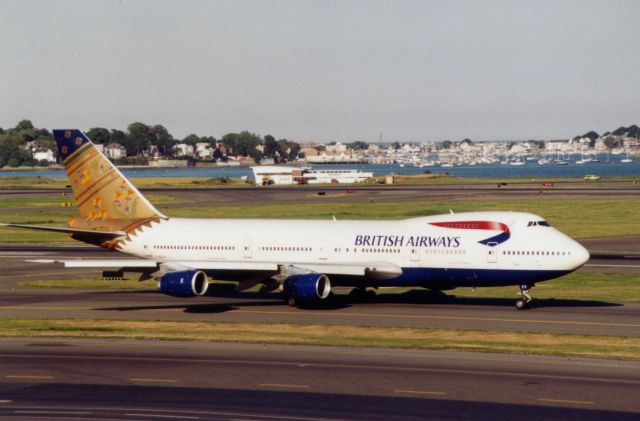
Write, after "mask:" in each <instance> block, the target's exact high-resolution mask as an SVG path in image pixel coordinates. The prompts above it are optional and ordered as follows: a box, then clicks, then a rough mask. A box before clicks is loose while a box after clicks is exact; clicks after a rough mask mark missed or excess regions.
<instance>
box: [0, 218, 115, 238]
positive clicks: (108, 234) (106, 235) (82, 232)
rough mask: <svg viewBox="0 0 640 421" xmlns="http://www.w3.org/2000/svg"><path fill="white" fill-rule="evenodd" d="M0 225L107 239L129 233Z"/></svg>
mask: <svg viewBox="0 0 640 421" xmlns="http://www.w3.org/2000/svg"><path fill="white" fill-rule="evenodd" d="M0 226H3V227H12V228H25V229H30V230H38V231H49V232H60V233H64V234H80V235H95V236H100V237H102V238H105V239H107V240H113V239H115V238H119V237H123V236H125V235H127V233H126V232H123V231H92V230H79V229H74V228H63V227H43V226H40V225H23V224H3V223H1V222H0Z"/></svg>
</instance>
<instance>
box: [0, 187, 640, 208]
mask: <svg viewBox="0 0 640 421" xmlns="http://www.w3.org/2000/svg"><path fill="white" fill-rule="evenodd" d="M543 181H544V180H537V181H532V182H522V181H521V182H509V183H505V184H504V185H503V183H498V182H483V183H455V184H446V183H442V184H426V185H425V184H422V185H367V184H359V185H328V186H313V185H307V186H269V187H251V186H246V187H198V188H191V189H189V188H186V189H185V188H166V187H162V188H141V189H140V191H141V192H142V193H143V194H159V195H162V194H167V195H170V196H171V197H174V198H176V199H178V200H177V201H176V203H175V204H170V203H166V204H162V205H161V206H159V207H160V208H162V209H169V208H173V207H191V206H208V205H246V204H247V203H254V204H260V203H294V202H305V203H314V202H358V201H364V202H370V201H374V202H390V201H415V200H426V199H430V200H464V199H470V198H475V199H488V198H491V199H513V198H522V197H548V198H550V199H566V198H574V199H575V198H589V199H593V198H608V199H610V198H633V197H638V198H640V184H634V183H632V182H630V181H624V182H622V181H601V182H597V183H594V182H591V183H587V182H582V181H564V182H562V181H561V182H555V183H554V186H553V187H545V186H542V182H543ZM62 193H65V194H66V195H67V197H71V190H70V189H0V197H2V196H7V197H11V198H17V197H50V198H60V197H61V195H62ZM52 206H55V205H52ZM12 209H15V208H12ZM25 209H28V208H25ZM1 211H2V209H0V212H1Z"/></svg>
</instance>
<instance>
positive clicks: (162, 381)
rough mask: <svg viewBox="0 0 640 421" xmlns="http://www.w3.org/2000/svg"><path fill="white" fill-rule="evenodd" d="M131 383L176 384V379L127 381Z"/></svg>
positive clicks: (137, 379)
mask: <svg viewBox="0 0 640 421" xmlns="http://www.w3.org/2000/svg"><path fill="white" fill-rule="evenodd" d="M129 380H131V381H132V382H145V383H178V380H176V379H144V378H132V379H129Z"/></svg>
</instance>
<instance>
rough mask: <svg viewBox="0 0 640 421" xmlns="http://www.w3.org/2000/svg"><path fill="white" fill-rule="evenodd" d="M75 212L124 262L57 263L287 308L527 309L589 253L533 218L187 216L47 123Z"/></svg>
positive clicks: (175, 290) (178, 291) (79, 224)
mask: <svg viewBox="0 0 640 421" xmlns="http://www.w3.org/2000/svg"><path fill="white" fill-rule="evenodd" d="M53 134H54V137H55V141H56V144H57V148H58V157H59V158H60V159H61V160H62V163H63V165H64V168H65V170H66V173H67V175H68V177H69V181H70V184H71V188H72V190H73V195H74V198H75V202H76V205H77V208H78V211H79V215H78V216H76V217H73V218H71V219H70V220H69V221H68V226H67V227H66V228H62V227H46V226H33V225H20V224H3V225H6V226H11V227H19V228H28V229H35V230H45V231H53V232H59V233H65V234H68V235H70V236H71V237H72V238H74V239H76V240H79V241H83V242H85V243H89V244H94V245H98V246H100V247H104V248H107V249H113V250H118V251H120V252H122V253H125V254H128V255H130V256H132V257H133V258H131V259H129V258H127V259H109V260H63V261H57V262H58V263H61V264H63V265H64V266H65V267H86V268H89V267H92V268H101V269H103V270H105V271H108V272H116V273H120V274H121V273H124V272H136V273H140V274H141V279H149V278H151V277H153V278H155V279H157V280H158V286H159V289H160V291H161V292H163V293H165V294H169V295H172V296H177V297H193V296H201V295H204V294H206V292H207V289H208V286H209V281H210V280H212V279H219V280H231V281H236V282H237V289H238V290H245V289H248V288H251V287H254V286H256V285H260V284H261V285H262V290H264V291H274V290H279V291H281V292H282V294H283V297H284V299H285V301H286V302H287V303H289V304H290V305H301V306H304V305H309V304H316V303H321V302H323V301H326V300H329V299H330V296H331V290H332V288H334V287H352V288H356V291H364V290H365V289H366V288H368V287H372V288H378V287H423V288H428V289H432V290H450V289H454V288H457V287H489V286H506V285H514V286H515V285H517V286H519V291H520V296H519V298H518V299H517V300H516V307H517V308H518V309H524V308H527V307H528V305H529V302H530V301H531V297H530V295H529V293H528V291H529V289H530V288H531V287H532V286H534V285H535V284H536V283H537V282H542V281H546V280H549V279H553V278H557V277H560V276H563V275H566V274H568V273H570V272H572V271H574V270H576V269H578V268H579V267H580V266H582V265H583V264H584V263H585V262H587V260H588V259H589V253H588V252H587V250H586V249H585V248H584V247H582V246H581V245H580V244H579V243H577V242H576V241H574V240H572V239H571V238H569V237H568V236H567V235H565V234H563V233H561V232H560V231H558V230H556V229H555V228H553V227H552V226H550V225H549V223H548V222H547V221H546V220H545V219H544V218H542V217H540V216H537V215H533V214H530V213H520V212H465V213H458V214H453V213H451V214H445V215H433V216H422V217H417V218H410V219H405V220H401V221H372V220H344V221H337V220H287V219H226V218H221V219H187V218H173V217H169V216H167V215H164V214H163V213H162V212H160V211H158V210H157V209H156V208H155V207H154V206H153V205H152V204H151V203H150V202H149V201H148V200H147V199H146V198H145V197H144V196H143V195H142V194H141V193H140V192H139V191H138V190H137V189H136V187H135V186H133V185H132V184H131V183H130V182H129V180H127V179H126V178H125V177H124V175H122V173H121V172H120V171H119V170H118V168H116V167H115V166H114V165H113V164H112V163H111V162H110V161H109V160H108V159H107V158H106V157H105V156H104V155H103V154H102V153H101V152H100V151H99V150H98V149H97V148H96V147H95V146H94V145H93V143H92V142H91V141H90V140H89V139H88V138H87V136H85V134H84V133H82V132H81V131H79V130H54V131H53Z"/></svg>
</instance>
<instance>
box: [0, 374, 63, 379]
mask: <svg viewBox="0 0 640 421" xmlns="http://www.w3.org/2000/svg"><path fill="white" fill-rule="evenodd" d="M4 378H5V379H27V380H51V379H53V376H30V375H20V374H9V375H6V376H4Z"/></svg>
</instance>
